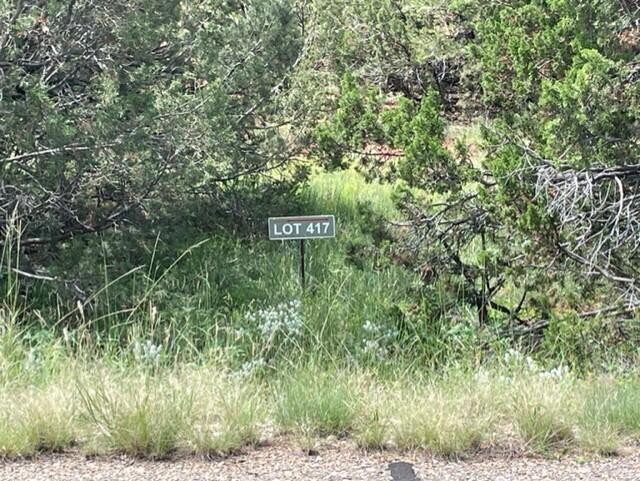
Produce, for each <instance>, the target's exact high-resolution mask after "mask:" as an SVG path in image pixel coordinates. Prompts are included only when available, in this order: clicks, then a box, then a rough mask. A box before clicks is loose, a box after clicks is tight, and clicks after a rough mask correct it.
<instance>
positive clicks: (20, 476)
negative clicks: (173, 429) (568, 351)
mask: <svg viewBox="0 0 640 481" xmlns="http://www.w3.org/2000/svg"><path fill="white" fill-rule="evenodd" d="M398 461H402V462H407V463H411V464H412V465H413V466H412V467H411V466H407V465H399V464H395V466H394V476H395V478H396V481H413V480H412V479H411V478H412V477H413V472H415V475H416V476H417V480H421V481H436V480H437V481H454V480H455V481H463V480H464V481H516V480H522V481H542V480H545V481H547V480H548V481H582V480H587V481H592V480H609V481H640V452H633V453H628V454H626V455H624V456H619V457H613V458H603V459H598V460H592V461H581V460H580V459H579V458H571V459H563V460H560V461H557V460H544V459H532V458H512V459H507V458H504V457H503V458H495V459H475V460H471V461H463V462H447V461H444V460H442V459H433V458H430V457H428V456H425V455H420V454H413V455H402V456H399V455H398V454H397V453H390V452H389V453H384V452H383V453H379V452H377V453H369V454H367V453H362V452H359V451H356V450H354V449H351V448H348V447H344V446H338V445H336V446H333V447H326V448H323V449H322V450H321V451H320V453H319V455H317V456H308V455H305V454H303V453H301V452H299V451H298V450H296V449H293V448H287V447H267V448H262V449H259V450H256V451H253V452H250V453H247V454H243V455H238V456H233V457H231V458H228V459H226V460H203V459H194V458H187V459H178V460H173V461H164V462H163V461H160V462H152V461H141V460H132V459H127V458H94V459H86V458H84V457H82V456H80V455H60V456H44V457H40V458H38V459H35V460H22V461H11V462H0V480H2V481H5V480H6V481H45V480H46V481H63V480H64V481H89V480H90V481H143V480H144V481H147V480H163V481H222V480H225V481H256V480H260V481H275V480H278V481H294V480H295V481H315V480H323V481H342V480H350V481H377V480H381V481H390V480H391V479H392V476H391V469H390V463H394V462H396V463H397V462H398ZM414 479H415V478H414Z"/></svg>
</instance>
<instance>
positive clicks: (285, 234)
mask: <svg viewBox="0 0 640 481" xmlns="http://www.w3.org/2000/svg"><path fill="white" fill-rule="evenodd" d="M335 231H336V229H335V218H334V216H332V215H318V216H299V217H270V218H269V239H272V240H294V239H326V238H331V237H335V235H336V234H335Z"/></svg>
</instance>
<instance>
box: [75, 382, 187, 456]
mask: <svg viewBox="0 0 640 481" xmlns="http://www.w3.org/2000/svg"><path fill="white" fill-rule="evenodd" d="M78 394H79V397H80V399H81V400H82V404H83V414H84V418H85V420H86V427H87V429H88V436H89V438H90V439H91V442H90V443H89V445H90V447H89V449H91V450H94V451H95V452H98V453H104V452H121V453H124V454H128V455H132V456H148V457H151V458H162V457H166V456H167V455H169V454H170V453H172V452H174V451H175V450H176V449H177V448H178V442H179V439H180V433H181V432H183V431H184V429H185V425H186V416H187V414H188V413H190V412H191V408H192V399H191V397H190V396H189V394H188V393H187V392H185V391H184V390H182V389H178V386H176V385H175V384H174V383H173V382H172V380H171V379H170V378H167V377H160V376H158V377H156V376H151V375H147V374H143V375H141V376H139V377H138V376H117V375H110V373H105V374H104V375H103V376H100V378H91V379H89V380H83V381H80V382H79V383H78Z"/></svg>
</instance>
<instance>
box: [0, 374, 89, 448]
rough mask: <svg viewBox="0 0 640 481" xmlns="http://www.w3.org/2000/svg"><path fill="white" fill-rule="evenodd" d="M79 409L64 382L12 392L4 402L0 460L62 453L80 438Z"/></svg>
mask: <svg viewBox="0 0 640 481" xmlns="http://www.w3.org/2000/svg"><path fill="white" fill-rule="evenodd" d="M76 408H77V406H76V402H75V399H74V396H73V392H72V391H71V392H70V391H69V389H68V386H67V385H66V383H64V382H60V383H55V384H52V385H49V386H45V387H43V388H39V387H28V388H15V389H8V390H6V391H5V392H3V394H2V397H1V399H0V457H8V458H13V457H19V456H20V457H23V456H31V455H34V454H36V453H38V452H55V451H62V450H64V449H66V448H68V447H70V446H73V445H74V444H75V443H76V442H77V439H78V435H79V431H78V419H77V418H76V413H77V409H76Z"/></svg>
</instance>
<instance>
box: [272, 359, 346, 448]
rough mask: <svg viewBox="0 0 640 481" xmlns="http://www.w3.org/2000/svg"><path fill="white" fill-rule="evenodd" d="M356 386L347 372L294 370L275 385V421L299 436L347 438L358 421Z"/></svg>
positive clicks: (304, 368)
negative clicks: (356, 417)
mask: <svg viewBox="0 0 640 481" xmlns="http://www.w3.org/2000/svg"><path fill="white" fill-rule="evenodd" d="M356 386H357V384H356V380H355V379H354V378H353V377H352V376H349V375H348V373H345V372H340V371H334V370H317V369H312V368H309V367H303V368H301V369H297V370H294V371H293V372H291V373H288V374H285V375H284V376H282V377H281V378H280V379H279V380H278V381H277V382H276V384H275V393H274V398H275V401H274V402H275V420H276V422H277V424H278V425H279V426H280V427H281V428H282V429H284V430H285V431H292V432H293V433H294V434H297V435H316V436H327V435H336V436H344V435H346V434H347V433H348V432H350V431H351V429H352V427H353V424H354V420H355V414H356V413H355V400H356V398H357V396H358V395H359V391H358V389H357V387H356Z"/></svg>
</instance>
